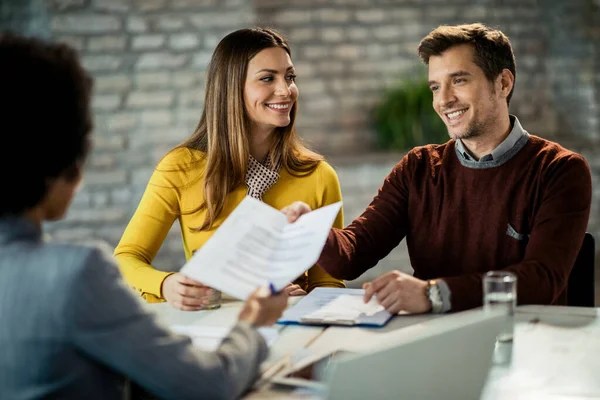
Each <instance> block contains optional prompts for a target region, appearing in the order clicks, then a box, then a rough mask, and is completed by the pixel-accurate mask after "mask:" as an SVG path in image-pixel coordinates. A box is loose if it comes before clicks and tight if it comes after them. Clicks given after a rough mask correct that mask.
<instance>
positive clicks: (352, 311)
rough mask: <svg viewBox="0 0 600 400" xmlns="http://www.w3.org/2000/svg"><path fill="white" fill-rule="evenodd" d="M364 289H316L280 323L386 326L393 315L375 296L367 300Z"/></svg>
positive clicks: (287, 311)
mask: <svg viewBox="0 0 600 400" xmlns="http://www.w3.org/2000/svg"><path fill="white" fill-rule="evenodd" d="M364 293H365V291H364V290H362V289H337V288H315V289H314V290H313V291H312V292H310V293H309V294H308V295H307V296H305V297H304V298H303V299H301V300H300V301H299V302H298V303H296V304H295V305H294V306H293V307H292V308H290V309H288V310H286V311H285V312H284V313H283V316H282V317H281V318H280V319H279V321H278V322H279V323H281V324H316V325H358V326H383V325H385V324H386V323H387V321H388V320H389V319H390V318H391V317H392V314H390V313H389V312H387V311H386V310H385V309H384V308H383V306H381V305H379V304H378V303H377V300H376V299H375V298H372V299H371V301H369V302H368V303H366V304H365V303H364V301H363V295H364Z"/></svg>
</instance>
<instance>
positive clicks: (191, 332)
mask: <svg viewBox="0 0 600 400" xmlns="http://www.w3.org/2000/svg"><path fill="white" fill-rule="evenodd" d="M171 330H172V331H173V332H175V333H178V334H180V335H185V336H189V337H190V338H191V339H192V344H193V345H194V346H195V347H198V348H200V349H202V350H206V351H215V350H216V349H217V348H218V347H219V345H220V344H221V342H222V341H223V339H224V338H225V336H227V334H229V331H230V330H231V328H224V327H217V326H194V325H172V326H171ZM258 332H259V333H260V334H261V335H262V336H263V338H264V339H265V342H266V343H267V346H269V347H271V345H272V344H273V343H275V341H276V340H277V339H278V338H279V330H278V329H277V328H268V327H265V328H259V329H258Z"/></svg>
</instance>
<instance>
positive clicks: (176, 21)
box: [155, 15, 185, 32]
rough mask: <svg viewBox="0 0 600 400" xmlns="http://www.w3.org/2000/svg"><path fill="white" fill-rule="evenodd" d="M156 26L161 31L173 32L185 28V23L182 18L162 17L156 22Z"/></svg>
mask: <svg viewBox="0 0 600 400" xmlns="http://www.w3.org/2000/svg"><path fill="white" fill-rule="evenodd" d="M155 26H156V28H157V29H159V30H162V31H167V32H172V31H178V30H180V29H183V28H184V27H185V21H184V20H183V18H181V17H172V16H168V15H161V16H159V17H158V19H157V20H156V23H155Z"/></svg>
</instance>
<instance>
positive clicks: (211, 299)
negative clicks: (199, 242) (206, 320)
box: [192, 250, 222, 310]
mask: <svg viewBox="0 0 600 400" xmlns="http://www.w3.org/2000/svg"><path fill="white" fill-rule="evenodd" d="M196 251H198V250H192V257H193V256H194V254H196ZM221 297H222V295H221V291H220V290H217V289H212V288H211V292H210V294H209V295H208V296H202V299H206V300H208V303H207V304H205V305H203V306H202V309H203V310H215V309H217V308H219V307H221Z"/></svg>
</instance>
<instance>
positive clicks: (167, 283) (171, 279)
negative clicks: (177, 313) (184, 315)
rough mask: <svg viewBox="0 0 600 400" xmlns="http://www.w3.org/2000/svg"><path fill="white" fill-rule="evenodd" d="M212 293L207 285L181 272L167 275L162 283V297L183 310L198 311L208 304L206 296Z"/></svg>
mask: <svg viewBox="0 0 600 400" xmlns="http://www.w3.org/2000/svg"><path fill="white" fill-rule="evenodd" d="M211 293H212V289H211V288H210V287H209V286H206V285H203V284H202V283H200V282H198V281H195V280H193V279H191V278H188V277H187V276H185V275H183V274H181V273H179V272H178V273H175V274H173V275H169V276H167V277H166V279H165V280H164V281H163V284H162V297H163V298H164V299H165V300H167V302H168V303H169V304H170V305H171V306H173V307H174V308H177V309H179V310H183V311H198V310H202V307H203V306H204V305H206V304H208V301H209V300H208V299H207V298H205V297H206V296H208V295H210V294H211Z"/></svg>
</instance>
